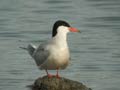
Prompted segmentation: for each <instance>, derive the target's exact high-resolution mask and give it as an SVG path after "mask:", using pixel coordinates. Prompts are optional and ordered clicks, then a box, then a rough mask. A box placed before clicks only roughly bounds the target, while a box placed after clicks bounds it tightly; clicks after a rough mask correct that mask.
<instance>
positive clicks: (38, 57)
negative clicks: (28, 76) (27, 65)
mask: <svg viewBox="0 0 120 90" xmlns="http://www.w3.org/2000/svg"><path fill="white" fill-rule="evenodd" d="M48 56H49V51H48V50H46V49H45V46H43V45H41V46H39V47H38V48H37V49H36V51H35V52H34V55H33V58H34V59H35V62H36V64H37V65H38V66H40V65H41V64H43V63H44V62H45V61H46V60H47V58H48Z"/></svg>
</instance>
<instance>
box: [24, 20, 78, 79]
mask: <svg viewBox="0 0 120 90" xmlns="http://www.w3.org/2000/svg"><path fill="white" fill-rule="evenodd" d="M68 32H80V31H79V30H78V29H76V28H74V27H71V26H70V25H69V24H68V23H67V22H66V21H63V20H58V21H56V22H55V24H54V25H53V30H52V38H51V39H49V40H47V41H45V42H44V43H42V44H40V45H39V46H38V47H36V46H35V45H33V44H29V45H28V47H27V48H23V49H26V50H27V51H28V52H29V54H30V56H31V57H32V58H33V59H34V60H35V63H36V65H37V66H38V68H39V69H41V70H45V71H46V73H47V76H48V77H52V76H53V75H51V74H49V73H48V70H57V73H56V75H54V76H56V77H57V78H60V76H59V73H58V70H59V69H65V68H66V67H67V66H68V64H69V61H70V52H69V47H68V44H67V33H68Z"/></svg>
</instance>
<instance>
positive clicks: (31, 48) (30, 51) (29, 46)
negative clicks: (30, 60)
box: [20, 44, 36, 56]
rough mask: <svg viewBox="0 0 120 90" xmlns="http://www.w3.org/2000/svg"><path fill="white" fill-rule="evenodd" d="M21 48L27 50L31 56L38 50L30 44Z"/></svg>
mask: <svg viewBox="0 0 120 90" xmlns="http://www.w3.org/2000/svg"><path fill="white" fill-rule="evenodd" d="M20 48H21V49H24V50H27V51H28V52H29V54H30V55H31V56H33V53H34V51H35V50H36V46H35V45H33V44H29V45H28V46H27V47H20Z"/></svg>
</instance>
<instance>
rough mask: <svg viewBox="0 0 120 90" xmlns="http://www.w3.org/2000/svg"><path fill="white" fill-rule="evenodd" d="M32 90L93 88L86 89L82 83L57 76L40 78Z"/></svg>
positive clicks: (83, 89) (82, 89) (84, 89)
mask: <svg viewBox="0 0 120 90" xmlns="http://www.w3.org/2000/svg"><path fill="white" fill-rule="evenodd" d="M32 90H92V89H91V88H88V87H86V86H85V85H83V84H82V83H80V82H77V81H73V80H69V79H66V78H63V77H61V78H56V77H55V76H53V77H51V78H48V77H47V76H44V77H42V78H38V79H37V80H36V81H35V82H34V85H33V86H32Z"/></svg>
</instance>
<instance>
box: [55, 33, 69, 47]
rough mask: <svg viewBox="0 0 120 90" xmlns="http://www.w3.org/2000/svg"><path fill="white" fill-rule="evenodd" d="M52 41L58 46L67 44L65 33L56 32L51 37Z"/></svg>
mask: <svg viewBox="0 0 120 90" xmlns="http://www.w3.org/2000/svg"><path fill="white" fill-rule="evenodd" d="M53 39H54V42H55V43H56V45H57V46H58V47H60V48H68V45H67V33H58V34H57V35H56V36H55V37H53Z"/></svg>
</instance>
